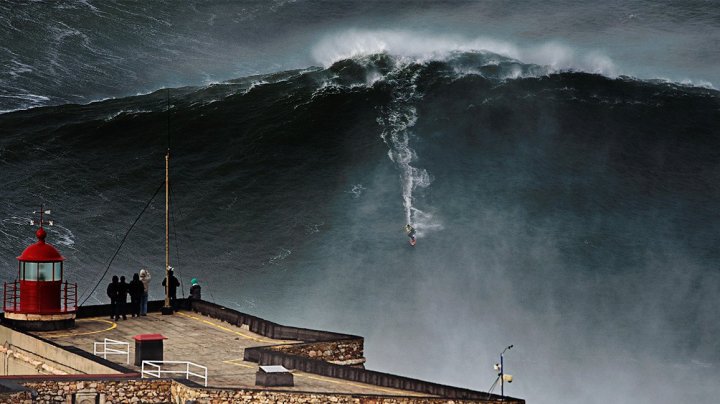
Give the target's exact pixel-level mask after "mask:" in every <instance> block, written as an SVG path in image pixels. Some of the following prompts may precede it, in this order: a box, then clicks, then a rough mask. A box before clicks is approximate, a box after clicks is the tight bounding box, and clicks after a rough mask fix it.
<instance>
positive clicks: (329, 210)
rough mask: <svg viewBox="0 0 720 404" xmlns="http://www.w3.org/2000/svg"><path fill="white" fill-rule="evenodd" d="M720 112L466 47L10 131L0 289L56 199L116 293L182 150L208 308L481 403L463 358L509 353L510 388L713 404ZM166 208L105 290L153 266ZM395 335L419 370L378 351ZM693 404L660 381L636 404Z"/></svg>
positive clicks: (80, 269)
mask: <svg viewBox="0 0 720 404" xmlns="http://www.w3.org/2000/svg"><path fill="white" fill-rule="evenodd" d="M329 60H330V59H329ZM168 108H169V109H168ZM719 108H720V95H719V94H718V92H717V91H715V90H712V89H707V88H698V87H691V86H683V85H680V84H675V83H668V82H658V81H643V80H638V79H634V78H630V77H626V76H612V77H608V76H605V75H601V74H594V73H588V72H583V71H578V70H574V69H553V68H549V67H548V66H546V65H542V64H531V63H524V62H522V61H520V60H518V59H517V58H513V57H510V56H503V55H500V54H498V53H494V52H491V51H488V50H486V51H468V50H462V49H459V50H453V51H450V52H446V53H444V54H442V55H434V56H433V57H429V58H417V57H409V56H408V55H395V54H392V53H390V52H380V53H366V52H361V53H359V54H357V55H355V56H353V57H350V58H344V59H343V58H341V59H339V60H332V61H331V62H329V64H328V65H327V66H324V67H313V68H307V69H301V70H290V71H284V72H278V73H274V74H264V75H255V76H249V77H244V78H239V79H236V80H228V81H224V82H220V83H215V84H211V85H207V86H203V87H182V88H172V89H169V90H162V91H156V92H153V93H150V94H145V95H138V96H133V97H124V98H116V99H110V100H105V101H100V102H94V103H90V104H64V105H57V106H47V107H38V108H32V109H29V110H24V111H17V112H12V113H6V114H3V115H0V132H2V133H3V134H6V135H4V136H3V137H2V138H1V139H0V168H1V170H2V177H1V181H2V189H3V193H4V196H3V203H2V205H1V208H0V252H2V254H0V256H2V257H5V258H3V259H2V260H0V273H2V276H3V279H5V280H12V279H14V277H15V272H16V264H15V263H14V257H15V256H17V255H18V254H19V253H20V252H21V251H22V249H23V248H24V247H25V246H26V245H27V244H28V243H30V242H32V235H33V232H32V230H31V229H30V228H28V226H27V225H26V224H25V223H26V222H27V221H28V220H29V219H30V218H31V215H30V214H29V212H30V211H32V210H34V209H35V207H36V206H37V205H39V204H40V203H45V204H48V205H50V206H51V207H52V208H53V210H54V212H55V220H56V222H57V223H59V224H60V225H61V226H59V227H55V228H52V229H50V230H49V233H50V235H49V236H48V241H49V242H51V243H53V242H54V243H56V244H57V245H58V247H59V248H60V249H61V251H62V253H63V254H64V255H65V256H66V258H67V267H66V268H67V275H68V278H69V279H70V280H71V281H77V282H79V290H80V291H81V294H82V293H83V291H85V292H88V291H89V290H90V289H91V287H92V286H94V285H95V284H96V283H97V282H107V280H108V279H107V278H106V279H103V280H101V276H102V274H103V272H104V270H105V268H106V266H107V263H108V260H109V258H110V257H111V255H112V254H113V252H114V251H115V249H116V248H117V247H118V245H119V244H120V240H121V238H122V235H123V234H124V232H125V231H126V230H127V229H128V228H129V226H130V224H131V223H132V222H133V220H134V219H135V218H136V216H137V215H138V213H139V212H140V211H141V210H142V208H143V207H144V206H145V204H146V203H147V202H148V201H149V200H150V198H151V196H152V195H153V192H154V191H155V190H156V189H157V187H158V185H160V183H161V182H162V180H163V178H164V177H163V168H164V166H163V154H164V151H165V149H166V148H167V147H168V144H169V146H170V148H171V152H172V155H173V159H172V163H171V164H172V173H171V174H172V176H171V185H172V189H173V193H172V198H173V220H172V229H173V231H172V233H171V235H172V238H173V245H172V251H173V256H172V261H173V263H174V266H175V267H176V268H177V272H178V274H179V275H180V277H181V278H182V279H183V280H184V281H185V282H187V280H188V279H190V278H192V277H198V278H200V279H201V280H202V282H203V284H204V289H203V291H204V293H205V296H207V297H208V298H209V299H213V300H216V301H218V302H221V303H224V304H230V305H234V306H236V307H238V308H240V309H242V310H248V311H252V312H253V313H256V314H258V315H265V316H269V317H271V318H273V319H277V321H280V322H288V323H292V324H298V325H303V326H317V327H327V328H333V329H337V328H338V326H337V325H338V324H340V325H341V328H345V329H346V330H347V331H348V332H355V333H358V334H362V335H366V336H367V338H368V342H367V343H368V348H367V349H368V353H367V354H368V357H369V358H370V363H371V364H373V363H374V364H376V366H380V367H382V369H383V370H387V371H395V372H400V373H403V374H410V375H413V376H417V377H424V378H431V379H433V380H440V381H442V382H446V383H451V384H463V385H467V386H470V387H475V388H480V389H486V388H487V386H486V385H485V384H488V385H489V384H490V383H484V381H485V379H483V380H482V381H478V380H477V379H476V378H474V376H473V378H467V377H466V376H465V375H466V374H467V372H465V370H469V367H468V366H470V367H472V368H473V369H474V368H475V367H476V366H475V362H476V361H472V362H473V363H472V364H470V363H465V362H464V358H465V357H466V354H467V352H468V350H469V349H472V350H473V354H474V355H476V356H477V357H478V358H481V359H482V360H486V361H488V363H492V362H491V361H493V360H495V358H494V355H495V350H496V348H497V347H501V346H504V345H507V343H514V344H515V345H516V347H517V348H516V351H514V352H513V354H514V355H516V357H517V358H523V359H519V360H520V362H519V363H517V362H516V364H514V366H515V370H514V373H515V375H516V377H517V380H518V382H519V383H517V385H518V386H519V387H515V386H513V388H517V390H513V395H516V396H524V395H525V393H528V394H529V392H530V391H531V390H542V391H543V397H545V399H547V400H549V399H548V397H565V396H563V394H565V388H566V386H567V385H572V386H576V387H577V390H575V392H574V393H573V400H574V401H593V400H594V399H596V398H597V397H603V394H604V393H603V391H604V390H605V389H606V388H608V387H609V384H608V383H605V382H602V380H616V379H617V378H614V377H612V375H614V374H616V373H615V372H622V375H623V382H622V383H619V384H613V388H614V390H613V391H614V393H613V394H627V395H628V396H633V394H635V395H637V392H636V391H635V389H636V386H637V384H638V383H640V382H641V380H642V379H643V378H650V379H651V380H665V379H667V378H669V377H675V378H676V379H679V380H681V381H682V382H683V383H685V385H691V386H692V387H693V390H694V391H695V394H698V397H706V396H712V394H714V393H717V390H716V389H717V387H713V386H714V383H711V382H708V380H707V379H708V378H710V379H712V377H714V375H716V374H717V369H718V366H720V357H718V350H717V349H716V348H717V344H716V342H715V340H716V339H715V336H716V335H717V334H718V332H720V330H719V329H718V325H717V322H713V321H709V319H711V318H714V317H713V316H715V308H716V307H717V303H718V300H717V297H716V293H714V291H715V289H716V287H717V285H718V284H719V281H720V277H719V276H718V273H717V265H716V264H717V263H718V262H720V255H718V250H717V248H716V247H717V235H716V233H717V229H718V228H720V217H718V215H717V214H716V209H715V207H716V206H717V201H718V200H720V186H719V185H718V184H720V171H718V166H719V165H718V163H720V154H718V150H720V144H719V142H720V140H719V139H718V136H717V134H718V128H720V113H719V110H720V109H719ZM168 133H169V135H168ZM162 205H163V200H155V201H154V202H153V203H152V204H151V205H150V206H151V208H150V209H149V210H148V211H147V212H146V213H145V214H144V216H143V217H142V218H141V220H140V221H139V222H138V224H137V226H136V228H135V229H134V230H133V232H131V234H130V235H129V237H128V241H127V242H126V244H125V245H124V246H123V248H122V249H121V251H120V253H119V255H118V257H117V259H116V260H115V261H114V263H113V264H112V265H111V266H110V269H109V274H125V275H126V276H127V275H128V274H130V273H132V272H134V271H136V270H138V269H139V268H140V267H149V268H151V270H153V271H154V273H155V274H158V273H159V268H162V265H163V251H164V250H163V240H164V231H163V223H164V222H163V215H162V211H163V206H162ZM407 222H412V223H413V224H416V225H417V227H418V231H419V235H420V239H419V242H418V246H417V247H415V248H414V249H412V248H410V247H409V246H408V245H407V241H406V237H405V235H404V234H403V231H402V228H403V226H404V225H405V223H407ZM158 277H159V276H158ZM156 286H157V285H156ZM101 290H102V288H101ZM160 295H161V290H160V287H157V288H155V290H153V292H152V296H151V297H152V298H159V297H160ZM104 301H105V298H104V296H102V294H100V293H95V294H94V295H93V296H91V297H90V300H89V301H88V304H95V303H101V302H104ZM328 307H332V309H328ZM443 330H453V331H452V332H451V333H449V334H448V333H447V332H446V331H443ZM429 336H434V337H435V338H436V341H437V338H445V340H446V341H447V344H445V345H443V346H437V345H434V344H432V343H431V341H428V339H427V338H430V337H429ZM397 340H402V341H404V346H405V347H406V348H407V349H406V350H404V351H402V352H404V353H403V355H405V356H404V357H403V358H402V359H401V358H400V357H394V356H393V355H399V354H398V353H396V351H397V350H396V349H389V348H386V346H389V345H392V344H397ZM467 341H480V342H475V343H473V345H472V348H469V347H468V342H467ZM408 352H409V353H408ZM416 352H423V355H417V356H415V353H416ZM680 358H682V359H680ZM685 358H692V359H693V360H695V361H699V362H698V363H703V364H705V365H707V366H705V365H704V366H705V367H704V368H703V369H704V370H703V372H704V373H703V374H704V375H705V376H697V375H696V374H695V370H696V369H695V368H694V367H692V366H690V365H688V366H690V367H688V368H684V367H681V363H685V364H686V361H685ZM404 362H407V363H409V364H408V365H407V367H403V365H402V363H404ZM429 362H430V363H435V364H437V365H436V366H432V367H428V368H427V369H426V370H418V369H423V366H422V365H423V364H426V363H429ZM444 363H447V364H448V365H447V366H445V365H443V364H444ZM450 363H460V365H459V366H457V367H450V366H449V364H450ZM510 363H512V361H510ZM682 366H685V365H682ZM708 366H709V368H708ZM559 368H560V369H562V373H563V374H564V376H563V377H562V379H563V380H562V382H556V381H554V380H548V378H547V377H546V375H547V374H551V372H553V371H556V370H557V369H559ZM437 369H442V371H440V372H439V374H438V372H437ZM580 369H581V370H580ZM618 369H620V370H618ZM433 371H435V373H432V372H433ZM471 373H472V372H471ZM580 374H583V375H586V377H594V378H595V379H596V380H601V382H598V383H597V384H596V385H595V386H587V383H586V382H585V381H584V380H582V379H581V378H580ZM588 375H590V376H588ZM486 379H488V381H490V382H491V381H492V371H489V372H487V378H486ZM521 380H522V382H521V383H520V381H521ZM522 386H524V387H522ZM580 386H582V387H580ZM523 389H525V390H523ZM677 394H678V393H677V392H676V390H675V389H674V387H672V386H670V385H663V384H662V383H657V386H655V388H654V389H653V390H652V391H645V392H643V397H645V398H648V399H649V400H650V401H654V402H663V400H665V399H666V398H667V397H670V398H673V397H675V398H677ZM541 400H542V399H538V401H541ZM533 401H535V400H533Z"/></svg>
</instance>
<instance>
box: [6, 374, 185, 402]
mask: <svg viewBox="0 0 720 404" xmlns="http://www.w3.org/2000/svg"><path fill="white" fill-rule="evenodd" d="M20 384H22V385H23V386H24V387H25V388H28V389H31V390H34V391H35V392H36V393H37V396H36V400H37V401H34V402H37V403H53V402H54V403H65V402H73V401H71V400H72V396H73V395H75V394H78V395H90V396H91V397H92V396H94V395H96V394H97V395H100V400H99V401H100V402H101V403H104V404H119V403H169V402H172V397H171V396H170V386H171V385H172V384H173V381H172V380H170V379H132V380H84V381H78V380H42V381H21V382H20ZM0 399H2V397H1V396H0ZM76 401H79V400H76ZM0 403H17V401H0Z"/></svg>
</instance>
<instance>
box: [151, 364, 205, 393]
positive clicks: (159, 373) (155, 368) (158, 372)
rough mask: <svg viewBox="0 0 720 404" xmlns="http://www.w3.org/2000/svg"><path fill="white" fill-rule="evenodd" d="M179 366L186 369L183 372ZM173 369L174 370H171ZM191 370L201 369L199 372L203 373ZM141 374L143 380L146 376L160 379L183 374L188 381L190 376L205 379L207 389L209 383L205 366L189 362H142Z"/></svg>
mask: <svg viewBox="0 0 720 404" xmlns="http://www.w3.org/2000/svg"><path fill="white" fill-rule="evenodd" d="M168 365H169V366H168ZM178 365H185V369H184V370H183V369H182V366H179V367H180V369H178ZM173 367H174V369H170V368H173ZM190 369H193V370H195V369H199V371H200V372H202V373H195V372H193V371H191V370H190ZM140 374H141V375H142V377H143V378H145V377H146V376H152V377H157V378H160V377H163V375H178V374H181V375H185V378H186V379H190V376H195V377H198V378H200V379H203V382H204V384H203V385H204V386H205V387H207V383H208V376H207V368H206V367H205V366H201V365H198V364H196V363H192V362H187V361H142V370H141V372H140Z"/></svg>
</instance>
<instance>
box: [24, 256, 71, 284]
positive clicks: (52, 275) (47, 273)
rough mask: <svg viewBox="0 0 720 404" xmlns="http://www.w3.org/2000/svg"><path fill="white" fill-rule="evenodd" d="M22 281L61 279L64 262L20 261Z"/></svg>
mask: <svg viewBox="0 0 720 404" xmlns="http://www.w3.org/2000/svg"><path fill="white" fill-rule="evenodd" d="M19 265H20V280H21V281H61V280H62V277H63V263H62V262H24V261H21V262H19Z"/></svg>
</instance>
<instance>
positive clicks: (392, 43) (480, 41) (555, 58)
mask: <svg viewBox="0 0 720 404" xmlns="http://www.w3.org/2000/svg"><path fill="white" fill-rule="evenodd" d="M480 51H485V52H491V53H496V54H498V55H501V56H505V57H508V58H511V59H516V60H518V61H521V62H523V63H532V64H538V65H542V66H546V67H548V68H549V69H550V72H552V71H562V70H581V71H586V72H590V73H598V74H603V75H605V76H608V77H616V76H617V75H618V71H617V68H616V66H615V64H614V63H613V61H612V60H611V59H610V58H609V57H608V56H606V55H604V54H603V53H602V52H600V51H591V52H585V53H584V52H579V51H576V50H574V49H573V48H571V47H569V46H567V45H564V44H562V43H560V42H556V41H553V42H546V43H542V44H539V45H532V46H518V45H516V44H513V43H511V42H508V41H504V40H499V39H495V38H490V37H477V38H467V37H462V36H458V35H438V34H428V33H421V32H414V31H403V30H357V29H352V30H347V31H344V32H340V33H336V34H333V35H328V36H326V37H324V38H323V39H321V40H320V42H318V44H317V45H316V46H315V47H314V48H313V50H312V55H313V57H314V58H315V60H316V61H317V62H318V63H322V64H323V65H324V66H330V65H332V64H333V63H334V62H337V61H339V60H343V59H350V58H355V57H359V56H364V55H371V54H377V53H387V54H390V55H393V56H397V57H400V58H408V59H411V60H414V61H416V62H424V61H430V60H444V59H446V58H447V57H448V56H449V55H451V54H452V53H455V52H480Z"/></svg>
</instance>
